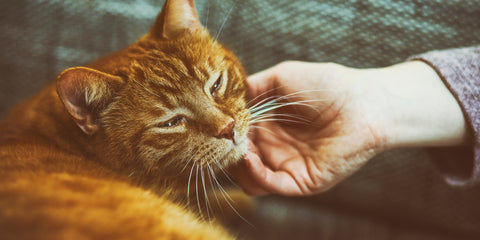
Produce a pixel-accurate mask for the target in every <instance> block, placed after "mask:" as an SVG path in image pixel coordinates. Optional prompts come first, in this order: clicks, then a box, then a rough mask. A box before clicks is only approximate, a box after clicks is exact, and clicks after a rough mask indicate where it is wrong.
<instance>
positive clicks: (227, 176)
mask: <svg viewBox="0 0 480 240" xmlns="http://www.w3.org/2000/svg"><path fill="white" fill-rule="evenodd" d="M209 156H210V159H212V160H213V161H212V162H214V163H215V165H217V167H218V168H219V169H220V171H222V172H223V174H224V175H225V177H226V178H227V179H228V181H230V183H232V184H233V185H234V186H235V187H239V186H238V185H237V183H236V182H235V181H233V180H232V179H231V178H230V176H229V174H228V173H227V172H226V171H225V170H224V169H223V167H222V165H220V163H219V162H218V161H215V159H214V158H213V157H212V156H211V155H210V154H209Z"/></svg>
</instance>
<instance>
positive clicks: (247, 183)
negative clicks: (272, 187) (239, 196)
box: [231, 152, 269, 196]
mask: <svg viewBox="0 0 480 240" xmlns="http://www.w3.org/2000/svg"><path fill="white" fill-rule="evenodd" d="M249 154H250V155H251V154H254V153H251V152H249V153H247V156H246V157H245V159H244V161H241V162H240V163H239V164H238V165H236V166H234V167H233V168H232V169H231V173H232V175H233V177H234V178H235V180H236V181H237V183H238V184H239V185H240V187H242V189H243V191H244V192H245V193H247V194H249V195H253V196H261V195H266V194H268V193H269V192H268V191H267V190H265V189H263V188H262V187H261V186H260V185H259V184H258V183H257V182H256V181H255V179H254V177H253V175H252V172H251V170H250V166H248V165H249V163H248V161H247V160H246V159H248V158H251V157H252V156H249Z"/></svg>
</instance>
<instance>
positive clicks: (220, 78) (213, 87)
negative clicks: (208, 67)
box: [210, 74, 222, 95]
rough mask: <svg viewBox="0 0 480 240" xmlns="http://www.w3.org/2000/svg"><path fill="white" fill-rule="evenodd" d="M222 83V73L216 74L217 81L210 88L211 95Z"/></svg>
mask: <svg viewBox="0 0 480 240" xmlns="http://www.w3.org/2000/svg"><path fill="white" fill-rule="evenodd" d="M221 85H222V74H220V75H219V76H218V79H217V81H215V83H214V84H213V86H212V87H211V88H210V93H211V94H212V95H213V94H214V93H215V92H216V91H217V90H218V89H219V88H220V86H221Z"/></svg>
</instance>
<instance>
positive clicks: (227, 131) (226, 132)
mask: <svg viewBox="0 0 480 240" xmlns="http://www.w3.org/2000/svg"><path fill="white" fill-rule="evenodd" d="M234 127H235V120H233V119H231V118H230V120H229V121H227V123H226V124H225V125H224V126H223V128H222V130H220V132H218V133H217V135H216V136H215V137H216V138H226V139H230V140H232V141H233V142H234V143H235V139H234V137H235V132H234V131H233V128H234Z"/></svg>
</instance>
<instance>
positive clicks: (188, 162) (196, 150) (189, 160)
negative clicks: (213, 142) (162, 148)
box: [180, 148, 200, 173]
mask: <svg viewBox="0 0 480 240" xmlns="http://www.w3.org/2000/svg"><path fill="white" fill-rule="evenodd" d="M199 150H200V148H196V149H195V151H194V152H193V154H192V156H191V157H190V159H188V161H187V163H185V166H183V168H182V170H180V173H182V172H183V171H185V169H186V168H187V166H188V164H190V162H191V161H192V159H193V157H195V154H196V153H197V152H198V151H199Z"/></svg>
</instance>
